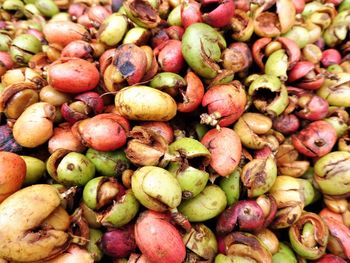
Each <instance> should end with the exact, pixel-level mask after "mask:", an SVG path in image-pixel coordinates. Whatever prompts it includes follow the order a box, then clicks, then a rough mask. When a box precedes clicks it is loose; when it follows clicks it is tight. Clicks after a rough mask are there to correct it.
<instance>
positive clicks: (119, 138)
mask: <svg viewBox="0 0 350 263" xmlns="http://www.w3.org/2000/svg"><path fill="white" fill-rule="evenodd" d="M78 130H79V135H78V136H80V138H81V139H82V142H83V144H85V145H86V146H88V147H90V148H93V149H95V150H98V151H114V150H116V149H118V148H120V147H122V146H123V145H124V144H125V143H126V138H127V132H128V130H129V123H128V121H127V120H126V119H125V118H123V117H121V116H119V115H117V114H114V113H103V114H99V115H96V116H95V117H92V118H90V119H86V120H83V121H82V122H81V123H79V124H78Z"/></svg>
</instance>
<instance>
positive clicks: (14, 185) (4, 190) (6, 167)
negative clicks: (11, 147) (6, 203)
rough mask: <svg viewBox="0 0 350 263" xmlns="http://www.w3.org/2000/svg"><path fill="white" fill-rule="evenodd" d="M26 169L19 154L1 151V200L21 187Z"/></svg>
mask: <svg viewBox="0 0 350 263" xmlns="http://www.w3.org/2000/svg"><path fill="white" fill-rule="evenodd" d="M26 170H27V168H26V163H25V162H24V160H23V159H22V158H21V157H20V156H19V155H17V154H15V153H10V152H1V151H0V202H2V201H3V200H4V199H5V198H7V197H8V196H9V195H11V194H12V193H14V192H16V191H17V190H18V189H20V188H21V186H22V183H23V181H24V178H25V176H26Z"/></svg>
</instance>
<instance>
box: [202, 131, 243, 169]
mask: <svg viewBox="0 0 350 263" xmlns="http://www.w3.org/2000/svg"><path fill="white" fill-rule="evenodd" d="M201 143H202V144H203V145H205V147H207V148H208V150H209V151H210V153H211V161H210V166H211V167H212V168H213V169H214V170H215V172H217V173H218V174H219V175H221V176H229V175H230V174H231V173H232V172H233V171H234V169H236V167H237V165H238V164H239V161H240V159H241V154H242V144H241V141H240V139H239V137H238V135H237V134H236V133H235V132H234V131H233V130H232V129H229V128H225V127H223V128H221V129H220V130H217V129H212V130H210V131H208V132H207V133H206V134H205V135H204V137H203V138H202V141H201Z"/></svg>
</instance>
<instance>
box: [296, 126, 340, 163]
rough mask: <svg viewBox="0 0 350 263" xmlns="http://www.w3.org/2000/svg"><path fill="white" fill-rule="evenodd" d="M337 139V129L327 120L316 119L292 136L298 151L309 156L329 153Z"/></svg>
mask: <svg viewBox="0 0 350 263" xmlns="http://www.w3.org/2000/svg"><path fill="white" fill-rule="evenodd" d="M336 139H337V133H336V130H335V129H334V128H333V126H332V125H330V124H329V123H327V122H325V121H315V122H312V123H311V124H309V125H308V126H307V127H306V128H304V129H303V130H301V131H300V132H299V133H298V134H297V135H293V136H292V143H293V145H294V147H295V148H296V149H297V150H298V152H300V153H302V154H304V155H306V156H309V157H321V156H323V155H325V154H327V153H329V152H330V151H331V150H332V148H333V146H334V144H335V142H336Z"/></svg>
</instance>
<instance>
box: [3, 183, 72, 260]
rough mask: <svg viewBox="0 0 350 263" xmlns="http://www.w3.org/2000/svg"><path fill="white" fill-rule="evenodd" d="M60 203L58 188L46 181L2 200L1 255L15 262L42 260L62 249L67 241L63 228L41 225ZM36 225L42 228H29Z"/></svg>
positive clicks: (68, 239) (68, 238)
mask: <svg viewBox="0 0 350 263" xmlns="http://www.w3.org/2000/svg"><path fill="white" fill-rule="evenodd" d="M60 204H61V199H60V196H59V193H58V191H57V189H56V188H55V187H53V186H51V185H47V184H37V185H33V186H29V187H26V188H23V189H21V190H19V191H17V192H16V193H14V194H13V195H11V196H10V197H9V198H7V199H6V200H5V201H4V202H2V203H1V204H0V241H1V247H0V257H1V258H3V259H6V260H9V261H15V262H33V261H34V262H35V261H40V262H43V261H44V260H47V259H50V258H52V257H54V256H56V255H59V254H61V253H62V252H63V251H65V250H66V249H67V248H68V246H69V244H70V236H69V235H68V233H66V232H65V230H63V229H55V227H53V228H49V229H44V228H41V224H42V223H43V222H44V220H47V219H49V218H50V216H51V214H52V213H53V212H54V211H55V210H56V209H57V208H59V207H60ZM39 207H40V209H38V208H39ZM63 211H64V210H63ZM66 217H68V218H69V216H68V214H66ZM37 227H39V228H40V229H41V230H40V231H32V230H33V229H35V228H37Z"/></svg>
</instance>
